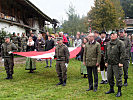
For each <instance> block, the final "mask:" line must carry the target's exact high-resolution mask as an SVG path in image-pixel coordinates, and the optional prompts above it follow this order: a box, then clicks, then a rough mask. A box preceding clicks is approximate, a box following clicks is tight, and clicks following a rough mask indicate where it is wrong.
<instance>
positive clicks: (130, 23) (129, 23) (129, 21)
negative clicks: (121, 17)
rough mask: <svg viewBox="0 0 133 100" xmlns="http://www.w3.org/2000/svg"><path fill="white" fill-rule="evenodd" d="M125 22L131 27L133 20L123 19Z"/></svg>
mask: <svg viewBox="0 0 133 100" xmlns="http://www.w3.org/2000/svg"><path fill="white" fill-rule="evenodd" d="M125 22H126V24H127V25H132V24H133V19H125Z"/></svg>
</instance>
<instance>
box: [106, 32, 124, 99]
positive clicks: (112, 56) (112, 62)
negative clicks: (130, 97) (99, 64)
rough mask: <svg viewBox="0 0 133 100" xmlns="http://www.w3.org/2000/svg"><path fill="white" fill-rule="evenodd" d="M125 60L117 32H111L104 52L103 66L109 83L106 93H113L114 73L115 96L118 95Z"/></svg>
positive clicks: (119, 94) (122, 44)
mask: <svg viewBox="0 0 133 100" xmlns="http://www.w3.org/2000/svg"><path fill="white" fill-rule="evenodd" d="M124 60H125V45H124V43H123V42H122V41H121V40H119V39H118V38H117V33H116V32H112V33H111V41H110V42H109V43H107V50H106V53H105V66H107V67H108V69H107V77H108V82H109V85H110V90H109V91H108V92H106V94H110V93H114V84H115V83H114V75H115V78H116V85H117V87H118V92H117V94H116V97H120V96H121V95H122V94H121V87H122V74H123V73H122V67H123V64H124Z"/></svg>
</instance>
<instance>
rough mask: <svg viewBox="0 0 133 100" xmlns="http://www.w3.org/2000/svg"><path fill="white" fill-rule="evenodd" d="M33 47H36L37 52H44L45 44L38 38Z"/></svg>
mask: <svg viewBox="0 0 133 100" xmlns="http://www.w3.org/2000/svg"><path fill="white" fill-rule="evenodd" d="M35 46H36V50H37V51H44V46H45V43H44V41H43V40H42V38H41V36H38V39H37V40H36V44H35Z"/></svg>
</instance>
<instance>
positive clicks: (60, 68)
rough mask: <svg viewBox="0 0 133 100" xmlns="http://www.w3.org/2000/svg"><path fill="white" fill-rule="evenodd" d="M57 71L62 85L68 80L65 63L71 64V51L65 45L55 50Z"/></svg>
mask: <svg viewBox="0 0 133 100" xmlns="http://www.w3.org/2000/svg"><path fill="white" fill-rule="evenodd" d="M55 57H56V71H57V74H58V77H59V80H60V82H61V84H63V81H64V82H65V83H66V80H67V68H66V66H65V63H69V51H68V48H67V46H66V45H65V44H62V45H61V46H60V45H57V47H56V49H55Z"/></svg>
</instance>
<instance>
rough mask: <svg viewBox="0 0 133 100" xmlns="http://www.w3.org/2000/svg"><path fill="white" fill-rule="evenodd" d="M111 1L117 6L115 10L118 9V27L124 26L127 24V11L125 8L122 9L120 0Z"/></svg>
mask: <svg viewBox="0 0 133 100" xmlns="http://www.w3.org/2000/svg"><path fill="white" fill-rule="evenodd" d="M111 2H112V3H113V5H114V6H115V10H116V13H117V14H116V15H117V19H118V23H119V24H118V29H119V28H123V27H124V26H125V23H124V20H125V13H124V10H123V9H122V6H121V3H120V0H111Z"/></svg>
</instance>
